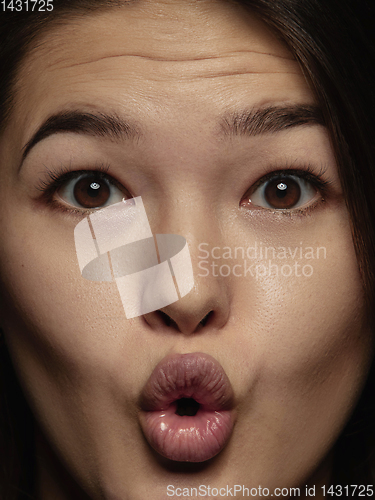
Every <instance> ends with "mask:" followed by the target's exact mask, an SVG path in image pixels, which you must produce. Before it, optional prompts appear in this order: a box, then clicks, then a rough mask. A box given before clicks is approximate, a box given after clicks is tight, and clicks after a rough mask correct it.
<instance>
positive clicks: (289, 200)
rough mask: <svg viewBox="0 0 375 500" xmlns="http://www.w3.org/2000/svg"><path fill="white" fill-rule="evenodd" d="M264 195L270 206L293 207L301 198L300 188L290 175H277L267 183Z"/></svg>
mask: <svg viewBox="0 0 375 500" xmlns="http://www.w3.org/2000/svg"><path fill="white" fill-rule="evenodd" d="M264 197H265V199H266V201H267V203H268V204H269V205H270V206H271V207H272V208H279V209H280V208H281V209H282V208H293V207H294V206H295V205H296V204H297V203H298V202H299V200H300V198H301V188H300V186H299V184H298V183H297V182H296V181H295V180H294V179H292V178H291V177H277V178H276V179H273V180H270V181H269V182H268V183H267V186H266V188H265V190H264Z"/></svg>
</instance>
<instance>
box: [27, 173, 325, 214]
mask: <svg viewBox="0 0 375 500" xmlns="http://www.w3.org/2000/svg"><path fill="white" fill-rule="evenodd" d="M109 170H110V165H109V164H101V165H98V166H96V167H95V168H93V169H92V170H91V169H90V170H89V169H87V170H71V167H64V166H62V167H60V168H59V169H58V170H57V171H51V170H49V169H47V179H40V180H39V183H38V185H37V186H36V188H37V190H39V191H41V192H42V195H41V197H40V199H41V200H42V201H43V202H45V203H46V204H47V205H48V206H50V207H51V208H53V209H55V210H59V211H60V212H65V213H70V214H75V215H85V214H88V213H92V212H93V211H95V210H97V209H84V208H78V207H77V208H71V207H69V206H67V205H63V204H62V203H60V202H58V201H57V200H55V199H54V198H53V195H54V194H55V193H56V191H57V190H58V189H59V188H61V187H62V186H63V185H64V184H65V183H66V182H67V181H69V180H72V179H74V178H76V177H79V176H80V175H82V174H87V173H90V172H95V174H96V175H97V176H98V177H99V179H103V180H105V181H106V182H108V183H109V184H111V185H113V186H115V187H116V188H118V189H119V190H121V191H124V186H122V185H121V184H120V183H119V182H117V181H116V180H115V179H114V178H113V177H111V176H110V175H109V174H108V172H109ZM270 170H271V171H270V172H269V173H268V174H265V175H264V176H263V177H261V178H260V179H259V180H258V181H256V182H255V183H254V184H253V185H252V186H251V188H250V189H248V191H247V193H249V194H250V193H253V192H254V191H256V190H257V189H258V188H259V187H260V186H261V185H263V184H265V183H266V182H268V181H270V180H272V179H275V178H278V177H282V176H291V175H294V176H296V177H299V178H302V179H304V180H305V181H307V182H309V183H311V184H312V185H313V186H314V188H315V189H317V190H318V191H319V192H320V194H321V199H320V200H319V202H324V201H325V197H326V196H327V194H328V193H329V191H330V186H331V185H332V181H331V180H329V179H327V178H326V172H327V170H328V169H327V167H326V166H324V165H322V166H321V168H320V170H319V171H318V172H316V169H315V168H314V167H313V166H312V165H311V164H307V165H302V166H301V167H300V168H298V169H296V168H292V169H291V168H283V169H280V167H276V166H275V167H274V168H272V167H271V168H270ZM247 193H246V195H247ZM246 195H245V196H244V197H243V198H242V199H244V198H245V197H246ZM241 201H242V200H241ZM314 206H316V204H314ZM312 208H313V207H312V206H311V205H308V206H307V207H305V208H302V209H300V208H297V209H293V208H291V209H271V208H262V210H269V211H272V212H274V213H275V212H276V213H278V214H282V215H289V216H291V215H294V214H298V215H303V214H305V213H307V212H308V211H309V210H311V209H312Z"/></svg>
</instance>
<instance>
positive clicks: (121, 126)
mask: <svg viewBox="0 0 375 500" xmlns="http://www.w3.org/2000/svg"><path fill="white" fill-rule="evenodd" d="M220 124H221V130H222V132H223V133H224V135H226V136H228V135H229V136H230V135H242V136H248V137H252V136H256V135H260V134H264V133H267V132H280V131H282V130H285V129H288V128H291V127H296V126H302V125H323V126H325V125H326V124H325V121H324V118H323V114H322V112H321V109H320V108H319V107H318V106H315V105H307V104H295V105H290V106H275V105H272V106H266V107H262V108H252V109H250V110H249V111H242V112H234V113H229V114H227V115H225V116H224V117H223V118H222V119H221V123H220ZM140 130H141V129H140V127H139V126H138V125H137V124H136V123H130V122H127V121H125V120H123V119H122V118H120V117H118V116H117V115H116V114H111V115H109V114H107V113H96V114H95V113H87V112H81V111H62V112H59V113H55V114H54V115H52V116H50V117H49V118H47V120H45V121H44V122H43V123H42V125H41V126H40V127H39V129H38V130H37V131H36V132H35V133H34V135H33V136H32V137H31V139H30V140H29V141H28V142H27V143H26V145H25V146H24V147H23V148H22V149H23V154H22V162H21V165H20V168H21V166H22V163H23V161H24V160H25V158H26V156H27V155H28V154H29V153H30V151H31V149H32V148H33V147H34V146H35V145H36V144H38V143H39V142H40V141H42V140H43V139H46V138H47V137H49V136H50V135H53V134H56V133H63V132H73V133H76V134H85V135H91V136H94V137H109V138H112V139H114V140H120V139H124V138H126V139H134V138H137V137H140V136H141V135H142V134H141V132H140Z"/></svg>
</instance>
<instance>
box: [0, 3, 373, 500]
mask: <svg viewBox="0 0 375 500" xmlns="http://www.w3.org/2000/svg"><path fill="white" fill-rule="evenodd" d="M125 25H126V30H125V29H124V26H125ZM43 40H44V41H45V42H46V43H42V44H39V45H38V47H37V48H36V49H35V50H34V51H32V53H30V54H29V55H28V56H27V58H26V59H25V61H24V63H23V65H22V68H21V70H20V73H19V78H18V84H17V96H16V101H15V107H14V110H13V113H12V116H11V119H10V122H9V124H8V126H7V128H6V130H5V132H4V133H3V135H2V137H1V138H0V160H1V171H0V179H1V182H0V196H1V200H2V203H1V207H0V230H1V234H3V235H6V237H5V238H2V239H1V244H0V273H1V276H2V282H1V289H0V292H1V301H2V304H3V306H4V307H3V308H2V311H3V312H2V316H1V326H2V327H3V329H4V332H5V336H6V341H7V344H8V347H9V350H10V352H11V355H12V357H13V360H14V365H15V368H16V370H17V373H18V375H19V378H20V381H21V383H22V385H23V387H24V390H25V393H26V395H27V398H28V400H29V402H30V404H31V407H32V409H33V411H34V413H35V415H36V418H37V421H38V423H39V427H38V430H37V436H36V440H37V447H38V455H39V461H38V498H40V499H42V500H45V499H50V498H56V499H58V500H60V499H61V500H65V499H68V498H92V499H106V500H115V499H116V500H118V499H125V498H126V499H129V500H144V499H145V498H150V495H151V492H152V498H154V499H156V500H161V499H165V498H169V497H168V496H167V494H166V493H167V490H166V488H167V485H174V486H175V487H181V488H183V487H189V488H190V487H199V485H201V484H204V485H211V486H212V487H217V488H220V487H226V485H229V486H232V485H234V484H240V485H242V484H243V485H245V486H247V487H249V488H251V487H255V488H258V486H259V485H261V486H262V487H267V488H269V490H270V491H271V492H272V491H273V489H274V488H277V487H279V488H283V487H287V488H289V487H292V486H301V487H302V488H303V489H302V494H303V493H304V485H305V484H316V485H317V490H318V491H317V492H316V496H317V497H319V495H320V491H319V489H318V486H319V485H320V484H329V481H330V464H331V461H330V456H331V455H330V450H331V448H332V446H333V444H334V442H335V440H336V439H337V437H338V435H339V433H340V431H341V430H342V428H343V426H344V424H345V422H346V421H347V419H348V418H349V416H350V413H351V411H352V410H353V408H354V406H355V403H356V401H357V398H358V396H359V394H360V392H361V388H362V386H363V383H364V380H365V378H366V374H367V370H368V366H369V362H370V357H371V338H370V335H369V332H368V330H367V328H366V326H365V324H366V322H365V316H364V300H363V292H362V287H361V282H360V278H359V272H358V267H357V261H356V257H355V253H354V249H353V244H352V238H351V231H350V225H349V219H348V213H347V210H346V207H345V203H344V200H343V197H342V193H341V188H340V183H339V178H338V173H337V167H336V164H335V159H334V156H333V152H332V148H331V144H330V141H329V137H328V134H327V131H326V129H325V128H324V127H323V126H320V125H312V126H303V127H294V128H291V129H288V130H285V131H282V132H277V133H267V134H263V135H260V136H256V137H246V136H229V135H227V136H225V135H223V133H222V130H221V128H220V117H222V116H223V115H224V114H226V113H230V112H235V111H242V110H244V109H249V108H252V107H257V106H261V105H264V104H266V103H267V104H270V103H272V104H278V105H280V104H296V103H304V104H312V103H314V102H315V101H314V95H313V93H312V91H311V89H310V87H309V85H308V83H307V82H306V81H305V79H304V77H303V75H302V73H301V70H300V68H299V66H298V64H297V63H296V62H295V61H294V60H293V57H292V55H291V54H290V52H288V50H287V48H286V47H285V46H284V45H283V44H282V43H281V42H280V41H278V40H277V39H276V38H275V37H274V35H273V34H272V33H271V32H270V31H269V30H268V29H267V28H266V26H265V25H263V24H262V23H261V22H260V21H258V20H257V19H256V18H255V17H254V16H253V15H250V14H249V13H246V12H245V11H243V10H242V9H241V8H240V7H237V6H235V5H232V4H230V3H227V2H221V1H206V0H204V1H200V2H195V1H182V0H164V1H152V2H151V1H146V0H141V1H139V2H133V3H131V4H130V5H127V6H124V7H123V8H120V9H110V10H109V11H106V12H101V13H96V14H94V15H91V16H87V17H84V18H80V19H78V20H75V21H74V22H73V21H72V22H70V23H67V24H66V25H64V26H62V27H61V26H60V27H58V28H56V27H55V28H54V29H53V30H52V31H51V32H50V33H49V34H48V36H47V35H46V36H45V38H44V39H43ZM47 40H48V42H47ZM76 109H80V110H84V111H91V112H97V111H102V112H114V113H116V114H117V115H118V116H120V117H124V118H126V119H129V120H131V121H136V122H137V123H138V124H139V125H140V127H141V129H142V135H141V136H140V137H139V138H137V139H127V140H125V139H124V140H120V139H118V140H114V139H111V138H96V137H92V136H87V135H83V134H73V133H64V134H54V135H51V136H50V137H48V138H46V139H44V140H42V141H41V142H39V143H38V144H37V145H36V146H35V147H34V148H33V149H32V150H31V151H30V153H29V155H28V156H27V157H26V159H25V161H24V163H23V166H22V168H21V170H20V171H19V172H18V167H19V165H20V162H21V158H22V147H23V146H24V145H25V144H26V143H27V142H28V141H29V140H30V138H31V137H32V135H33V134H34V133H35V131H36V130H37V129H38V127H39V126H40V125H41V124H42V123H43V122H44V121H45V120H46V119H47V118H48V117H49V116H50V115H52V114H54V113H56V112H58V111H61V110H76ZM102 164H104V165H107V164H109V165H110V169H109V171H108V174H109V175H111V176H112V177H113V178H114V179H116V180H117V181H118V182H119V183H120V184H121V185H122V186H124V190H125V189H127V190H128V191H129V192H130V194H131V195H133V196H142V199H143V202H144V205H145V208H146V211H147V213H148V217H149V221H150V225H151V228H152V231H153V232H154V233H175V234H181V235H183V236H185V238H186V239H187V241H188V244H189V248H190V254H191V257H192V262H193V268H194V276H195V286H194V288H193V290H192V291H191V292H190V293H189V294H188V295H187V296H185V297H184V298H183V299H181V300H179V301H178V302H175V303H174V304H171V305H170V306H168V307H166V308H164V309H163V312H164V313H165V314H167V315H169V316H170V318H172V320H173V322H172V323H171V324H170V325H169V326H168V325H166V324H165V323H164V322H163V320H162V317H161V316H160V314H159V313H158V312H153V313H150V314H148V315H146V316H145V317H138V318H134V319H131V320H127V319H126V318H125V316H124V313H123V310H122V305H121V302H120V298H119V296H118V292H117V289H116V285H115V284H114V283H100V282H90V281H87V280H85V279H83V278H82V277H81V275H80V271H79V267H78V263H77V258H76V253H75V246H74V234H73V231H74V227H75V225H76V224H77V223H78V222H79V220H81V219H82V218H83V217H84V215H85V214H82V213H73V212H67V211H63V210H61V209H58V208H56V207H51V206H50V205H49V204H48V203H47V202H46V201H45V200H43V199H41V191H40V190H39V189H38V186H39V185H40V182H43V180H44V181H46V182H47V181H48V175H47V169H48V170H50V171H53V172H57V171H58V170H59V168H61V166H62V165H63V166H64V167H65V168H68V169H70V170H80V169H86V170H95V169H96V168H98V166H100V165H102ZM307 164H310V165H311V168H312V170H313V172H314V173H315V175H319V172H320V171H321V167H322V165H323V166H324V168H325V169H326V172H325V174H324V177H325V178H326V179H329V181H330V186H329V188H328V191H327V193H326V194H325V195H324V200H322V196H321V195H320V194H319V193H317V194H316V196H315V198H314V199H313V200H310V201H309V202H308V203H307V204H306V206H305V207H302V208H303V209H301V210H298V209H294V210H290V211H280V210H279V211H278V210H273V209H268V208H264V207H259V206H254V205H253V204H252V203H251V202H249V201H248V198H249V197H246V196H245V194H246V193H247V192H248V190H249V188H251V186H253V185H254V184H255V183H256V182H257V181H258V180H259V179H261V178H262V176H263V175H265V174H267V173H269V172H272V171H274V170H277V169H281V168H292V167H293V168H299V169H304V168H305V166H306V165H307ZM124 192H125V191H124ZM64 203H65V202H64V201H62V200H60V205H64ZM64 206H65V207H66V206H67V205H66V203H65V205H64ZM255 242H257V244H258V245H260V242H261V243H262V245H263V246H272V247H275V248H278V247H286V248H287V247H291V248H292V249H294V248H296V247H298V249H299V248H300V247H301V246H302V248H307V247H312V248H313V249H314V251H315V249H316V248H317V247H325V249H326V254H325V255H326V257H325V258H324V257H323V256H321V257H320V258H319V259H317V258H315V259H313V260H311V259H302V260H299V261H298V262H299V263H300V264H301V265H305V264H310V265H312V267H313V274H312V276H310V277H304V276H296V275H294V274H293V275H292V276H290V277H285V276H281V275H278V276H274V275H272V276H258V277H257V276H251V275H248V276H242V277H236V276H233V274H231V275H230V276H229V277H224V276H221V275H220V274H219V273H218V271H217V270H216V274H218V275H217V276H214V274H213V273H212V272H211V271H210V272H209V273H208V275H207V276H206V275H205V276H203V274H206V273H204V272H203V271H202V269H201V268H200V267H199V263H200V262H201V261H202V260H203V259H202V256H203V255H205V254H204V253H203V252H202V251H201V249H200V248H199V245H200V244H201V243H207V244H208V245H206V246H205V247H204V248H205V249H206V250H208V251H211V249H212V248H213V247H220V249H223V248H224V247H231V248H232V249H234V248H235V247H243V248H245V249H246V248H247V247H253V246H254V244H255ZM301 242H302V243H301ZM201 248H202V247H201ZM298 251H299V250H298ZM215 255H219V257H220V258H219V259H213V258H212V257H210V258H209V259H206V260H209V262H210V263H212V262H215V263H216V264H218V265H219V266H220V265H222V264H230V265H231V266H233V265H235V264H239V265H240V266H243V265H244V263H243V259H242V258H241V257H240V256H237V258H233V259H232V260H228V259H225V258H224V257H223V251H222V250H221V251H219V250H217V251H216V254H215ZM294 260H295V259H293V258H292V257H290V256H289V257H288V258H287V259H279V260H278V259H277V258H276V259H275V260H274V261H273V263H275V264H278V265H279V266H280V267H281V266H282V265H284V264H290V265H293V264H294ZM267 262H268V259H264V257H263V258H262V257H260V256H258V258H257V259H254V260H253V261H252V262H251V264H265V265H266V264H267ZM248 264H249V262H248ZM206 267H207V266H206ZM239 269H240V268H237V271H238V270H239ZM211 311H212V313H211V316H210V321H208V322H207V324H206V325H205V326H204V327H200V326H199V322H200V321H201V319H202V318H203V317H204V316H205V315H206V314H207V313H209V312H211ZM197 351H199V352H205V353H208V354H210V355H212V356H213V357H215V358H216V359H217V360H218V361H219V362H220V363H221V364H222V366H223V367H224V369H225V371H226V373H227V375H228V377H229V379H230V381H231V383H232V386H233V389H234V393H235V410H234V411H235V419H236V422H235V427H234V431H233V434H232V436H231V439H230V441H229V443H228V445H227V446H226V447H225V448H224V450H223V451H222V452H221V453H220V454H219V455H218V456H217V457H215V458H214V459H212V460H210V461H208V462H207V463H203V464H172V463H170V462H168V461H167V460H165V459H161V457H159V456H158V455H157V454H156V453H155V452H154V451H153V450H152V449H151V448H150V447H149V445H148V443H147V442H146V440H145V439H144V437H143V434H142V431H141V428H140V424H139V407H138V398H139V395H140V392H141V390H142V388H143V386H144V384H145V383H146V381H147V379H148V377H149V376H150V374H151V372H152V370H153V369H154V367H155V366H156V364H157V363H158V362H159V361H160V360H161V359H163V358H164V357H165V356H166V355H168V354H171V353H188V352H197ZM73 478H74V479H73ZM72 492H74V493H72ZM84 492H85V493H84ZM302 494H301V496H302ZM73 495H74V496H73ZM86 495H87V496H86Z"/></svg>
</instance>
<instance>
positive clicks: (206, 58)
mask: <svg viewBox="0 0 375 500" xmlns="http://www.w3.org/2000/svg"><path fill="white" fill-rule="evenodd" d="M236 54H260V55H265V56H268V57H276V58H278V59H285V60H287V61H293V62H296V61H295V59H294V57H285V56H281V55H277V54H271V53H269V52H262V51H257V50H237V51H236V52H231V54H227V55H214V54H213V55H211V56H197V57H186V58H179V59H176V58H166V57H156V56H151V55H145V54H133V53H129V54H113V55H106V56H102V57H97V58H95V59H91V60H87V61H82V62H78V63H73V64H69V65H67V66H62V68H67V67H75V66H81V65H84V64H93V63H96V62H99V61H103V60H109V59H116V58H119V57H136V58H141V59H146V60H150V61H157V62H177V63H178V62H195V61H210V60H215V59H223V58H225V57H233V56H235V55H236ZM58 63H59V61H57V64H58Z"/></svg>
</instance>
